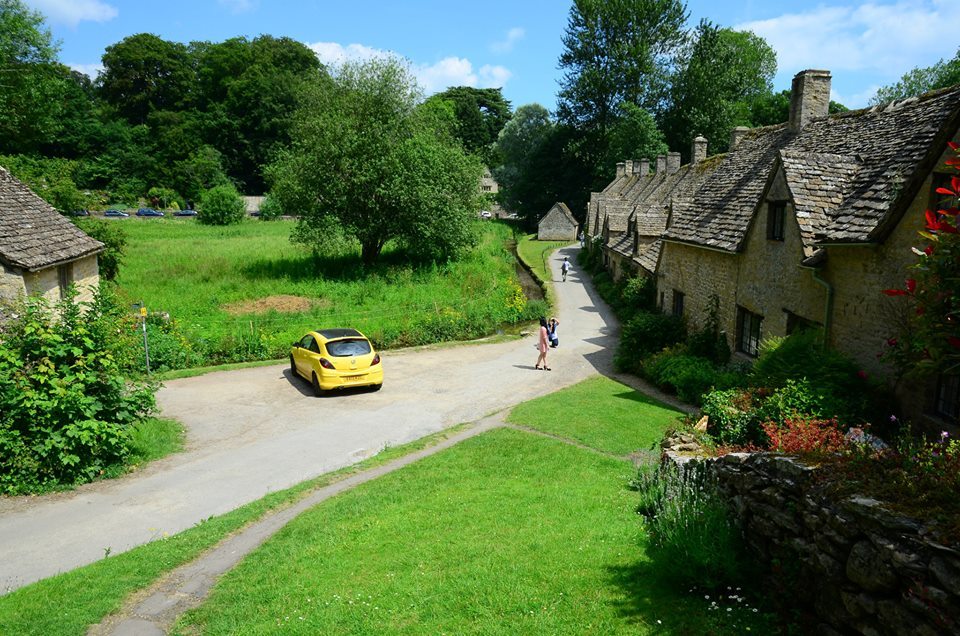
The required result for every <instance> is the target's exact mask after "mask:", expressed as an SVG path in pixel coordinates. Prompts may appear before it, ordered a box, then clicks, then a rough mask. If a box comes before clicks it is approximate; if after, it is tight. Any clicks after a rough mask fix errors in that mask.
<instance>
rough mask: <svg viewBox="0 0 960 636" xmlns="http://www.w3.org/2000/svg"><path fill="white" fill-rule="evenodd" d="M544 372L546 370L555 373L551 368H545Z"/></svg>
mask: <svg viewBox="0 0 960 636" xmlns="http://www.w3.org/2000/svg"><path fill="white" fill-rule="evenodd" d="M543 370H544V371H553V369H551V368H550V367H543Z"/></svg>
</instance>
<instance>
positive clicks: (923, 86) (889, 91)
mask: <svg viewBox="0 0 960 636" xmlns="http://www.w3.org/2000/svg"><path fill="white" fill-rule="evenodd" d="M955 84H960V49H957V54H956V55H954V56H953V59H950V60H940V61H939V62H937V63H936V64H934V65H933V66H928V67H926V68H920V67H918V68H914V69H912V70H910V71H907V72H906V73H905V74H904V75H903V77H901V78H900V81H898V82H897V83H896V84H892V85H890V86H884V87H882V88H880V89H878V90H877V94H876V95H874V96H873V99H871V100H870V103H871V104H885V103H887V102H891V101H893V100H895V99H905V98H907V97H912V96H914V95H920V94H921V93H926V92H928V91H933V90H936V89H938V88H946V87H947V86H953V85H955Z"/></svg>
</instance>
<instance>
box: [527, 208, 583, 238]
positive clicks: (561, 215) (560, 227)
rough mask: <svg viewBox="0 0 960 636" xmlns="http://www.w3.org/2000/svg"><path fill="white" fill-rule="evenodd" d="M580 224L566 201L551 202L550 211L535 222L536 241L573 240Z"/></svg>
mask: <svg viewBox="0 0 960 636" xmlns="http://www.w3.org/2000/svg"><path fill="white" fill-rule="evenodd" d="M579 227H580V224H579V223H577V220H576V219H575V218H574V217H573V213H571V212H570V208H568V207H567V204H566V203H561V202H557V203H554V204H553V207H552V208H550V211H549V212H547V213H546V214H544V215H543V217H542V218H541V219H540V221H538V222H537V240H538V241H575V240H577V228H579Z"/></svg>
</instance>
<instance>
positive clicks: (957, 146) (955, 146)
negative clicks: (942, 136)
mask: <svg viewBox="0 0 960 636" xmlns="http://www.w3.org/2000/svg"><path fill="white" fill-rule="evenodd" d="M947 147H948V148H950V150H953V151H957V150H960V144H958V143H957V142H955V141H948V142H947Z"/></svg>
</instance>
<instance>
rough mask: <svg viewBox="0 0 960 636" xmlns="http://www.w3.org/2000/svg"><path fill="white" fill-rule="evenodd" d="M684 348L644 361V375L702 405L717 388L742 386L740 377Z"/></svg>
mask: <svg viewBox="0 0 960 636" xmlns="http://www.w3.org/2000/svg"><path fill="white" fill-rule="evenodd" d="M687 351H688V350H687V349H686V348H685V347H683V346H680V347H677V348H674V349H671V348H667V349H664V350H663V351H661V352H660V353H657V354H654V355H653V356H650V357H649V358H646V359H645V360H643V361H642V362H641V365H640V370H641V372H642V373H643V376H644V377H646V378H647V379H648V380H650V382H652V383H653V384H655V385H657V386H659V387H661V388H663V389H666V390H670V391H673V392H674V393H676V394H677V397H679V398H680V399H681V400H683V401H684V402H687V403H689V404H700V401H701V397H702V396H703V395H704V394H706V393H708V392H709V391H712V390H714V389H724V388H728V387H731V386H738V385H740V384H742V383H743V377H742V375H741V374H739V373H737V372H736V371H734V370H727V369H723V368H721V367H718V366H716V365H715V364H714V363H713V362H712V361H711V360H708V359H707V358H702V357H699V356H696V355H692V354H690V353H687Z"/></svg>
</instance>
